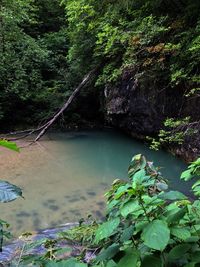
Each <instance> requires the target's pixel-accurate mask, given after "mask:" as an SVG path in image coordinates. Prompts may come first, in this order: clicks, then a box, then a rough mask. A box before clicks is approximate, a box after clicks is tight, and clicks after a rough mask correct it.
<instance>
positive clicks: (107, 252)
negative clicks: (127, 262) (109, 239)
mask: <svg viewBox="0 0 200 267" xmlns="http://www.w3.org/2000/svg"><path fill="white" fill-rule="evenodd" d="M119 248H120V245H119V244H115V243H114V244H112V245H111V246H109V247H108V248H106V249H104V250H103V251H101V252H100V254H99V255H98V256H97V258H96V260H97V261H105V260H110V259H112V258H113V257H114V256H115V255H116V253H117V252H118V251H119Z"/></svg>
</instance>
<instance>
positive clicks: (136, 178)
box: [132, 169, 149, 183]
mask: <svg viewBox="0 0 200 267" xmlns="http://www.w3.org/2000/svg"><path fill="white" fill-rule="evenodd" d="M145 176H146V171H145V170H144V169H142V170H140V171H137V172H136V173H135V174H134V175H133V177H132V179H133V181H135V182H136V183H141V182H142V181H143V178H144V177H145ZM148 178H149V177H148Z"/></svg>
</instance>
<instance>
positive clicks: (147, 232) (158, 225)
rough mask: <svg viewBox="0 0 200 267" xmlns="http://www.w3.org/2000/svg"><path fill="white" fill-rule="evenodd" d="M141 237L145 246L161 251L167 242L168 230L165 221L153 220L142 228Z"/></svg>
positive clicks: (168, 237)
mask: <svg viewBox="0 0 200 267" xmlns="http://www.w3.org/2000/svg"><path fill="white" fill-rule="evenodd" d="M141 237H142V240H143V241H144V244H145V245H146V246H148V247H149V248H153V249H156V250H160V251H162V250H164V249H165V247H166V246H167V244H168V242H169V239H170V230H169V228H168V226H167V224H166V222H164V221H161V220H155V221H153V222H151V223H149V224H148V225H147V226H146V228H144V230H143V232H142V236H141Z"/></svg>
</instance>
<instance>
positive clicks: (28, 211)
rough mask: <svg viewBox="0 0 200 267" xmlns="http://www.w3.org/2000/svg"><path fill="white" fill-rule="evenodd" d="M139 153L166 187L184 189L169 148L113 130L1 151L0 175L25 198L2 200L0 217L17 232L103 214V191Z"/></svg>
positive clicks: (57, 137) (54, 136)
mask: <svg viewBox="0 0 200 267" xmlns="http://www.w3.org/2000/svg"><path fill="white" fill-rule="evenodd" d="M138 153H142V154H144V155H145V156H146V157H147V158H148V159H149V160H150V161H154V162H155V163H156V164H155V165H157V166H162V167H163V169H162V173H163V174H164V176H165V177H167V178H168V179H169V180H170V187H172V188H175V189H179V190H182V191H183V192H187V191H188V189H187V186H186V184H185V183H183V182H180V181H179V176H180V173H181V171H182V170H184V169H185V167H186V166H185V164H184V163H183V162H182V161H181V160H179V159H176V158H175V157H173V156H172V155H170V154H169V153H167V152H164V151H159V152H155V151H152V150H150V149H149V148H148V146H146V145H145V144H143V143H141V142H139V141H135V140H134V139H132V138H130V137H128V136H126V135H123V134H122V133H119V132H116V131H113V130H103V131H81V132H67V133H52V134H48V136H46V137H45V138H44V139H43V140H42V141H40V143H39V144H37V145H33V146H29V147H26V148H24V149H22V150H21V152H20V153H16V152H13V151H9V150H6V149H4V148H1V149H0V176H1V177H0V179H1V180H7V181H9V182H11V183H14V184H16V185H18V186H20V187H21V188H22V189H23V194H24V197H25V199H18V200H16V201H14V202H11V203H8V204H0V210H1V216H0V218H1V219H4V220H6V221H8V222H9V223H10V224H11V226H12V231H13V232H14V233H15V234H16V235H18V234H20V233H22V232H24V231H33V230H38V229H42V228H47V227H53V226H55V225H59V224H63V223H66V222H74V221H77V220H78V219H79V218H80V217H86V216H87V215H88V214H92V215H93V216H95V217H96V218H98V219H101V218H102V217H103V216H104V207H105V206H104V205H105V204H104V196H103V195H104V192H105V191H106V190H107V189H108V188H109V186H110V184H111V183H112V181H113V180H114V179H116V178H120V179H125V178H126V177H127V168H128V165H129V162H130V160H131V158H132V156H133V155H135V154H138Z"/></svg>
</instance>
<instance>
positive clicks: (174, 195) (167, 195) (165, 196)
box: [159, 191, 187, 200]
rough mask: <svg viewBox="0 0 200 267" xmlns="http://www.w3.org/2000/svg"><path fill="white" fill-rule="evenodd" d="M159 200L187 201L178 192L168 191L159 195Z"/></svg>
mask: <svg viewBox="0 0 200 267" xmlns="http://www.w3.org/2000/svg"><path fill="white" fill-rule="evenodd" d="M159 198H161V199H166V200H183V199H187V197H186V196H185V195H184V194H182V193H181V192H178V191H169V192H166V193H161V194H159Z"/></svg>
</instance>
